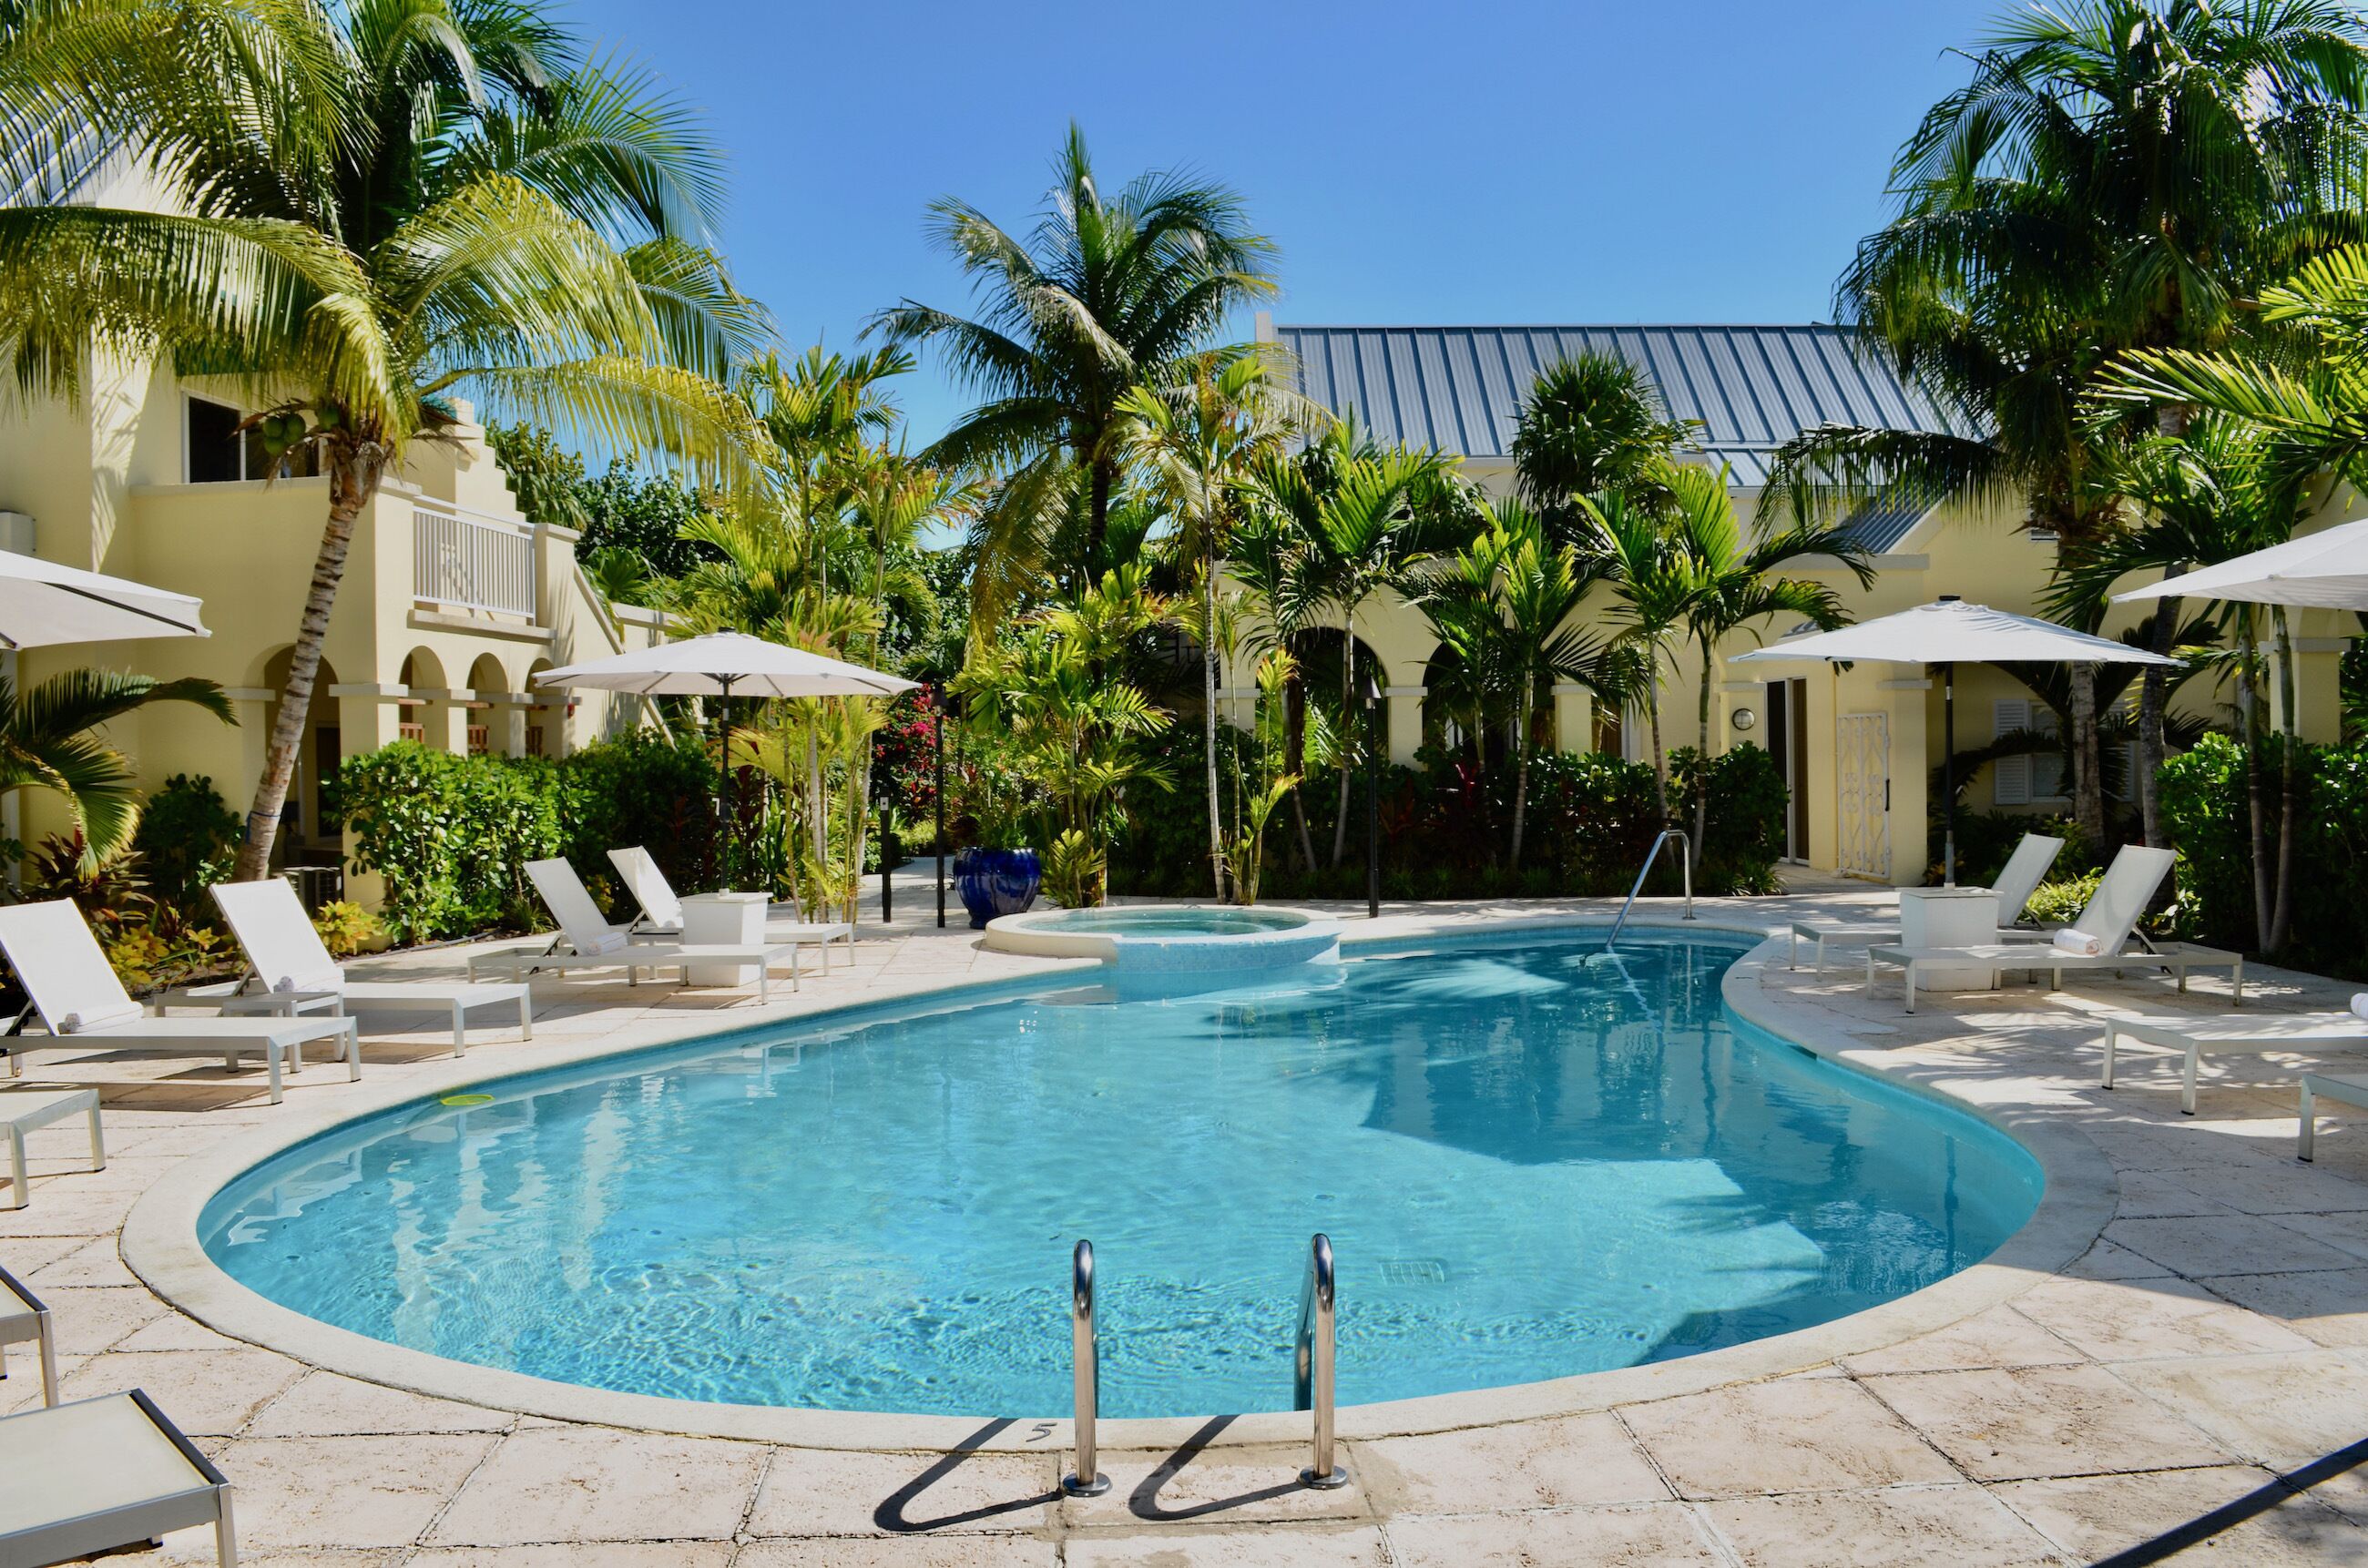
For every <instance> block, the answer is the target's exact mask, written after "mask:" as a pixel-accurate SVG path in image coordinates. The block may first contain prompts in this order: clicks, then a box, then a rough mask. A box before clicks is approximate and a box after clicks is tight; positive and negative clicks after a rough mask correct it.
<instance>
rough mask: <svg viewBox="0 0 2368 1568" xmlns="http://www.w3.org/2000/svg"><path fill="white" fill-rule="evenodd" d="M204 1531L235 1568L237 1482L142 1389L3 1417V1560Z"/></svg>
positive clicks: (25, 1560)
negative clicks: (233, 1499)
mask: <svg viewBox="0 0 2368 1568" xmlns="http://www.w3.org/2000/svg"><path fill="white" fill-rule="evenodd" d="M199 1525H211V1526H212V1527H213V1529H214V1555H215V1557H216V1559H217V1560H218V1561H219V1562H221V1564H222V1568H236V1564H237V1562H238V1537H237V1534H236V1532H234V1531H233V1529H232V1528H231V1518H230V1483H229V1482H228V1481H227V1480H225V1479H223V1476H222V1471H218V1470H216V1469H215V1468H214V1466H213V1461H212V1460H209V1459H207V1458H206V1456H205V1455H204V1454H202V1453H200V1452H199V1451H198V1448H197V1445H196V1444H194V1443H192V1442H190V1441H189V1440H188V1438H187V1437H183V1436H181V1433H180V1430H179V1428H177V1427H176V1426H174V1425H173V1424H172V1423H171V1422H170V1421H168V1420H166V1419H165V1413H164V1412H163V1411H161V1410H159V1409H157V1408H156V1404H155V1402H154V1401H153V1400H151V1399H150V1398H149V1397H148V1396H147V1395H146V1394H144V1393H142V1392H140V1391H139V1390H138V1389H133V1390H132V1391H131V1392H129V1393H109V1394H101V1395H100V1396H99V1397H98V1398H97V1399H78V1400H76V1401H74V1403H72V1404H58V1405H51V1406H48V1407H46V1408H43V1409H40V1410H28V1411H24V1412H21V1413H19V1414H17V1415H11V1416H8V1417H6V1418H5V1419H0V1563H6V1564H9V1565H11V1568H17V1565H25V1568H30V1565H31V1564H34V1563H40V1562H67V1561H70V1560H72V1559H75V1558H82V1557H95V1556H97V1555H99V1554H100V1553H102V1552H109V1551H117V1550H118V1549H120V1548H122V1547H127V1546H137V1545H140V1544H142V1542H145V1541H151V1540H155V1539H156V1538H157V1537H159V1536H162V1535H164V1534H165V1533H167V1532H168V1531H172V1530H185V1529H189V1528H194V1527H196V1526H199Z"/></svg>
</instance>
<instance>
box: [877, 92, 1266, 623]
mask: <svg viewBox="0 0 2368 1568" xmlns="http://www.w3.org/2000/svg"><path fill="white" fill-rule="evenodd" d="M930 213H931V216H932V221H931V225H930V228H931V235H932V237H933V238H934V239H935V240H936V241H937V243H938V244H939V248H940V249H942V250H944V251H946V252H947V253H948V254H949V255H951V256H953V258H954V259H955V260H956V261H957V262H958V263H959V264H960V265H961V267H962V271H963V272H964V273H965V274H966V275H968V277H969V278H970V279H971V282H972V287H973V294H974V296H975V298H976V300H977V301H978V304H979V307H980V309H979V313H978V315H977V316H976V317H975V318H972V317H966V316H962V315H960V314H957V313H955V312H951V311H945V310H939V309H937V308H935V307H932V306H928V305H923V304H920V303H917V302H916V301H912V300H905V301H903V302H901V303H899V304H898V305H896V306H894V308H892V309H890V310H886V311H883V312H881V313H880V314H879V315H878V316H876V317H874V318H873V319H872V322H871V325H870V326H869V327H868V328H867V329H866V330H867V331H876V332H882V333H885V334H886V335H887V336H888V339H889V341H890V342H891V343H893V344H899V345H904V344H923V343H926V344H934V345H936V346H938V347H939V349H940V350H941V351H942V352H943V353H944V355H945V356H946V360H947V363H948V364H949V365H950V366H951V369H953V371H954V373H955V375H956V376H957V377H958V378H959V379H960V380H962V381H965V382H967V383H968V384H969V385H971V386H972V387H973V388H974V389H976V390H977V391H978V392H980V393H981V394H982V395H983V396H984V397H985V402H983V403H980V404H979V405H978V406H977V407H976V408H973V409H972V410H971V411H970V413H968V414H967V415H963V416H962V418H961V419H960V420H959V421H957V422H956V423H955V425H954V426H953V428H952V429H951V430H949V431H947V432H946V433H945V434H944V435H943V436H941V437H939V438H938V440H937V442H936V443H935V444H934V445H933V446H931V447H930V448H929V449H928V452H927V453H925V454H924V456H925V457H926V458H927V460H928V461H930V462H932V463H935V464H937V465H938V466H939V467H941V468H947V469H958V470H967V471H975V472H993V473H997V474H999V475H1001V476H1002V479H1003V489H1002V493H1001V494H999V496H998V497H997V499H996V504H995V505H994V506H990V507H988V508H987V509H986V510H985V512H984V513H982V514H981V517H980V521H979V527H978V530H977V543H978V544H979V546H980V552H979V553H980V557H981V559H980V570H979V572H978V574H977V580H976V583H975V585H974V586H973V604H972V614H973V625H974V626H976V627H977V628H979V629H980V630H981V631H991V630H992V629H993V627H994V626H995V625H996V620H997V619H998V618H999V617H1000V616H1001V615H1002V614H1003V613H1004V612H1005V610H1006V609H1008V608H1009V606H1010V604H1011V602H1012V600H1013V599H1014V598H1015V597H1017V595H1018V593H1019V587H1020V585H1024V584H1026V583H1029V582H1032V581H1033V580H1034V578H1035V577H1036V576H1037V575H1038V574H1040V573H1041V572H1042V570H1043V568H1044V567H1045V565H1046V564H1047V562H1048V560H1049V558H1050V557H1051V556H1052V555H1053V552H1054V551H1055V548H1056V535H1057V533H1058V532H1059V531H1060V525H1061V524H1062V523H1063V522H1064V521H1065V520H1067V519H1068V518H1070V517H1071V516H1072V513H1073V511H1074V514H1075V516H1076V527H1077V528H1078V530H1079V531H1080V535H1081V537H1073V538H1071V539H1069V540H1067V541H1066V543H1067V544H1068V546H1069V548H1068V550H1067V551H1066V555H1067V557H1068V558H1067V559H1065V560H1063V561H1061V562H1056V563H1055V564H1056V565H1057V566H1058V567H1059V569H1060V575H1061V576H1062V577H1063V579H1064V587H1065V588H1066V589H1068V590H1069V591H1070V592H1072V593H1075V592H1077V591H1081V590H1083V589H1085V588H1087V587H1088V586H1090V585H1091V584H1092V583H1093V581H1094V580H1095V579H1094V578H1093V577H1092V576H1091V575H1089V574H1087V571H1085V570H1081V569H1079V568H1078V566H1077V564H1076V562H1080V561H1086V560H1089V559H1091V558H1092V557H1093V556H1095V555H1096V554H1097V553H1099V551H1100V549H1101V545H1102V536H1103V533H1104V531H1105V529H1106V528H1107V527H1108V524H1109V520H1110V507H1111V505H1112V502H1113V499H1114V497H1115V496H1116V494H1117V493H1118V491H1119V490H1120V488H1121V462H1122V452H1121V411H1120V403H1121V400H1122V399H1124V398H1125V396H1126V394H1127V393H1128V392H1130V391H1131V390H1133V388H1135V387H1137V386H1143V385H1146V384H1149V385H1162V384H1165V383H1167V381H1170V380H1171V379H1174V377H1175V373H1176V372H1177V371H1178V369H1179V368H1180V367H1183V366H1185V365H1186V364H1187V363H1188V362H1189V361H1190V358H1191V357H1192V356H1193V355H1194V354H1195V353H1197V352H1198V351H1199V350H1201V349H1202V348H1205V347H1208V343H1209V339H1210V337H1211V336H1212V335H1213V334H1214V333H1215V332H1216V331H1217V330H1218V328H1219V327H1220V325H1221V324H1223V323H1224V319H1225V317H1226V316H1227V314H1229V313H1230V312H1233V311H1234V310H1235V309H1236V308H1237V307H1239V306H1241V305H1244V304H1247V303H1248V302H1251V301H1257V300H1262V299H1265V298H1267V297H1268V296H1269V295H1271V294H1272V293H1273V292H1274V290H1275V283H1274V277H1273V274H1272V272H1271V270H1270V268H1271V267H1272V264H1273V260H1274V254H1275V251H1274V246H1273V244H1272V243H1271V242H1269V241H1268V240H1267V239H1265V238H1264V237H1263V236H1261V235H1258V234H1256V233H1252V232H1251V231H1250V230H1249V228H1248V226H1247V219H1246V217H1245V215H1244V212H1243V209H1242V203H1241V199H1240V198H1239V197H1237V196H1235V194H1234V193H1233V192H1232V191H1230V190H1227V189H1225V188H1224V187H1222V186H1213V185H1206V184H1201V183H1198V182H1196V181H1194V180H1193V179H1191V178H1190V177H1189V176H1184V175H1179V174H1173V173H1152V174H1144V175H1140V176H1136V177H1135V178H1134V179H1133V180H1130V181H1128V182H1127V184H1126V185H1125V186H1124V187H1121V189H1120V190H1119V191H1118V192H1117V193H1116V194H1115V195H1114V196H1109V197H1106V196H1105V195H1104V194H1103V190H1102V187H1101V184H1100V182H1099V180H1098V179H1097V178H1096V177H1095V175H1094V167H1093V161H1092V159H1091V158H1090V157H1089V156H1088V155H1087V152H1086V140H1085V134H1084V132H1083V131H1079V130H1078V129H1077V127H1076V126H1075V125H1072V126H1070V128H1069V135H1068V140H1067V141H1066V142H1064V143H1063V145H1062V149H1061V153H1060V156H1059V157H1058V158H1056V159H1055V160H1054V161H1053V191H1052V194H1051V196H1050V198H1049V199H1048V202H1047V205H1046V208H1045V210H1044V211H1043V212H1042V215H1041V216H1040V218H1039V219H1038V221H1037V223H1036V227H1035V229H1034V231H1033V233H1030V234H1029V235H1028V236H1027V237H1026V238H1025V239H1022V238H1019V237H1017V236H1015V235H1013V234H1011V233H1007V232H1006V231H1005V230H1004V229H1002V228H1001V227H999V226H998V225H997V224H996V222H994V221H993V220H992V219H990V218H988V217H987V216H986V214H985V213H984V212H981V211H980V210H978V209H976V208H974V207H973V206H971V205H970V204H969V203H968V202H965V201H961V200H958V199H954V198H952V197H947V198H944V199H940V200H939V201H938V202H936V203H934V204H933V205H932V206H931V208H930ZM1071 501H1074V502H1075V503H1076V505H1075V506H1074V508H1073V507H1072V506H1069V505H1068V504H1067V503H1069V502H1071Z"/></svg>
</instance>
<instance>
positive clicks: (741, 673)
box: [535, 631, 920, 697]
mask: <svg viewBox="0 0 2368 1568" xmlns="http://www.w3.org/2000/svg"><path fill="white" fill-rule="evenodd" d="M535 679H536V680H537V681H539V682H540V683H541V684H542V685H544V686H578V687H590V688H592V689H595V690H598V691H630V692H634V693H637V694H639V695H641V696H643V697H894V696H895V695H896V694H897V693H898V692H900V691H911V690H912V689H914V687H916V686H918V685H919V684H920V683H919V682H917V681H909V680H905V678H903V677H902V676H892V675H885V674H882V672H881V671H879V670H871V669H866V668H864V667H863V666H862V665H850V664H848V662H847V661H846V660H844V659H834V658H830V657H828V656H826V655H825V654H822V653H808V652H807V651H806V650H805V649H803V648H791V647H790V646H788V645H787V644H785V643H780V642H766V641H765V640H764V639H763V638H761V637H750V636H747V635H746V634H745V633H743V632H738V631H717V632H712V633H710V634H709V635H707V636H705V637H692V638H689V639H687V640H686V641H684V642H661V643H659V644H658V645H657V646H656V647H655V648H644V649H642V650H640V651H639V652H636V653H615V654H611V655H610V656H609V657H608V658H605V659H592V660H588V661H586V663H584V664H580V665H566V666H564V668H561V669H555V670H545V671H543V672H542V673H541V675H539V676H535Z"/></svg>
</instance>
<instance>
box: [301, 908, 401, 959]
mask: <svg viewBox="0 0 2368 1568" xmlns="http://www.w3.org/2000/svg"><path fill="white" fill-rule="evenodd" d="M313 930H315V931H318V932H319V933H320V934H321V945H322V946H323V947H324V948H326V949H329V952H330V954H331V956H332V957H335V958H341V959H349V958H351V957H353V956H354V955H355V954H356V953H359V952H366V951H368V950H369V949H370V946H371V945H372V944H373V943H375V942H376V941H377V940H378V939H379V937H381V936H383V935H384V934H385V927H384V926H381V925H380V924H379V919H378V916H377V915H372V914H371V913H370V911H369V910H367V909H364V908H363V907H362V906H361V905H360V904H359V903H352V902H351V901H349V900H347V899H337V900H335V901H333V902H331V903H324V904H323V905H322V906H321V907H320V910H319V911H318V912H317V913H316V914H314V915H313Z"/></svg>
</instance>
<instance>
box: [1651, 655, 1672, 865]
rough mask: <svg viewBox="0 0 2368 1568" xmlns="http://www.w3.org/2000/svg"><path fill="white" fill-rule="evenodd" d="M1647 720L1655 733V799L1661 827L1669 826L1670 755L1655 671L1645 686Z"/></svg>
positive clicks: (1657, 673) (1659, 678)
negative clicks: (1664, 741)
mask: <svg viewBox="0 0 2368 1568" xmlns="http://www.w3.org/2000/svg"><path fill="white" fill-rule="evenodd" d="M1645 722H1647V723H1648V724H1649V725H1650V726H1651V727H1652V733H1653V799H1654V801H1655V802H1656V804H1657V805H1659V807H1660V808H1661V825H1662V826H1663V827H1667V826H1668V825H1669V753H1668V748H1667V747H1666V746H1664V745H1662V744H1661V672H1660V671H1659V670H1658V669H1657V668H1656V669H1655V670H1654V671H1653V672H1652V674H1651V676H1649V678H1648V679H1647V680H1646V682H1645Z"/></svg>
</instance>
